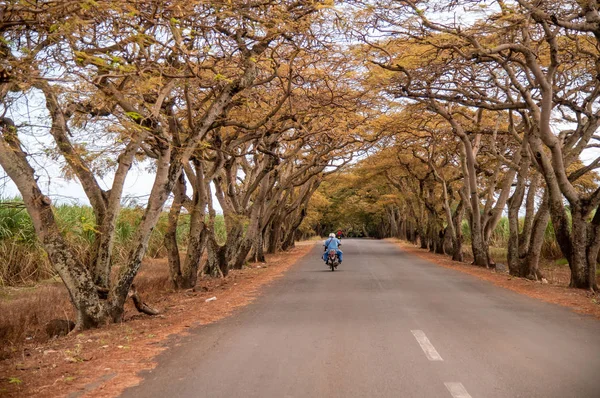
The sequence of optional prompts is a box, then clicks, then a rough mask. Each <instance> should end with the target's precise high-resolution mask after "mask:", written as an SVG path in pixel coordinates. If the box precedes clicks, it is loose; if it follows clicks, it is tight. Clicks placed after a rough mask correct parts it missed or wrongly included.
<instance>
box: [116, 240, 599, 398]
mask: <svg viewBox="0 0 600 398" xmlns="http://www.w3.org/2000/svg"><path fill="white" fill-rule="evenodd" d="M342 243H343V245H342V249H343V250H344V260H345V261H344V263H343V264H342V265H341V266H340V270H339V271H336V272H331V271H328V270H327V269H326V268H325V267H324V265H323V263H322V261H321V260H320V259H319V256H320V254H321V249H320V248H319V247H315V248H314V249H313V251H312V252H311V253H309V255H307V256H306V257H304V259H302V260H301V261H300V262H299V263H298V264H296V265H295V266H293V267H292V268H291V269H290V270H289V271H288V272H287V273H286V275H285V276H284V277H283V278H281V279H280V280H278V281H277V282H275V283H274V284H273V285H271V286H270V287H267V288H266V289H265V291H264V294H263V295H262V296H261V297H260V298H259V299H257V300H256V301H255V302H254V303H253V304H251V305H249V306H247V307H245V308H244V309H242V310H240V311H239V312H237V313H236V314H235V315H233V316H231V317H230V318H227V319H224V320H222V321H220V322H217V323H215V324H212V325H207V326H204V327H200V328H198V329H197V330H194V331H193V332H192V335H191V336H188V337H185V338H183V339H182V340H180V341H179V343H178V344H173V345H174V347H173V348H171V349H169V350H167V351H166V352H165V353H163V354H162V355H161V356H159V358H158V363H159V364H158V366H157V368H156V369H154V370H152V371H151V372H147V373H145V374H144V380H143V382H142V383H141V384H140V385H139V386H137V387H134V388H131V389H129V390H127V391H125V393H124V394H123V397H150V398H153V397H156V398H158V397H161V398H164V397H168V398H175V397H211V398H217V397H228V398H229V397H290V398H291V397H294V398H295V397H340V398H341V397H345V398H346V397H426V398H429V397H455V398H468V397H473V398H484V397H485V398H492V397H502V398H505V397H527V398H530V397H545V398H548V397H561V398H566V397H578V398H581V397H594V398H598V397H600V321H597V320H594V319H591V318H589V317H585V316H582V315H578V314H575V313H573V312H571V311H569V310H567V309H564V308H562V307H558V306H555V305H551V304H546V303H542V302H539V301H537V300H534V299H531V298H528V297H525V296H521V295H519V294H517V293H514V292H511V291H508V290H504V289H501V288H498V287H495V286H493V285H491V284H490V283H487V282H484V281H480V280H478V279H476V278H475V277H473V276H470V275H465V274H462V273H460V272H457V271H454V270H451V269H446V268H442V267H439V266H436V265H433V264H431V263H428V262H426V261H425V260H422V259H419V258H416V257H413V256H411V255H409V254H405V253H403V252H401V251H400V250H399V249H397V247H396V246H394V245H393V244H391V243H388V242H384V241H375V240H343V242H342Z"/></svg>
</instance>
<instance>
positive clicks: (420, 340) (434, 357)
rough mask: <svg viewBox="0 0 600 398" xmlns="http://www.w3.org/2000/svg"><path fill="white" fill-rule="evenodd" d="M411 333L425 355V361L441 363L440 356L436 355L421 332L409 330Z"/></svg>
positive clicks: (433, 348)
mask: <svg viewBox="0 0 600 398" xmlns="http://www.w3.org/2000/svg"><path fill="white" fill-rule="evenodd" d="M411 333H412V334H413V336H415V339H417V342H418V343H419V345H420V346H421V348H422V349H423V352H424V353H425V356H427V359H429V360H430V361H443V359H442V357H441V356H440V354H438V352H437V351H436V349H435V347H433V345H432V344H431V342H430V341H429V339H428V338H427V336H425V333H424V332H423V331H422V330H411Z"/></svg>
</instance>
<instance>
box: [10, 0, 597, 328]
mask: <svg viewBox="0 0 600 398" xmlns="http://www.w3.org/2000/svg"><path fill="white" fill-rule="evenodd" d="M487 3H490V4H489V8H487V9H486V12H484V13H476V12H473V13H472V15H473V17H472V20H471V21H470V22H469V23H468V24H464V23H463V24H462V25H458V24H456V23H448V22H438V21H436V18H437V17H438V16H440V15H442V14H441V13H442V12H444V13H448V12H451V13H455V12H457V11H456V10H458V8H461V9H466V10H469V9H477V8H478V6H480V5H481V4H484V3H482V2H477V1H467V0H465V1H455V2H451V3H450V4H449V5H448V4H445V3H444V4H445V5H444V7H442V8H435V7H436V4H438V3H436V2H413V1H392V2H379V1H377V0H374V1H365V2H362V1H346V2H336V3H334V2H331V1H326V0H322V1H317V0H307V1H261V2H254V1H242V0H239V1H236V0H233V1H217V2H214V1H212V2H207V1H203V0H192V1H179V0H173V1H170V2H161V1H140V2H122V1H113V0H105V1H87V0H86V1H83V0H79V1H76V0H73V1H53V0H47V1H36V2H31V1H27V0H25V1H21V0H19V1H17V0H13V1H9V2H7V3H6V5H4V6H3V9H2V12H1V13H0V34H1V41H0V52H2V61H0V98H1V99H2V113H3V116H2V119H1V127H2V134H1V135H0V165H1V166H2V168H3V169H4V171H5V172H6V174H7V175H8V176H9V177H10V178H11V179H12V180H13V182H14V183H15V184H16V186H17V187H18V189H19V191H20V193H21V195H22V197H23V200H24V202H25V205H26V207H27V211H28V212H29V214H30V216H31V218H32V220H33V223H34V226H35V229H36V233H37V235H38V237H39V239H40V241H41V242H42V244H43V246H44V248H45V250H46V251H47V253H48V255H49V258H50V260H51V262H52V264H53V267H54V268H55V269H56V271H57V272H58V274H59V275H60V276H61V278H62V279H63V281H64V282H65V285H66V286H67V289H68V290H69V293H70V295H71V298H72V301H73V304H74V306H75V307H76V309H77V313H78V326H79V327H81V328H87V327H94V326H97V325H99V324H101V323H103V322H105V321H118V320H119V319H120V318H121V317H122V314H123V305H124V302H125V300H126V298H127V295H128V293H129V292H130V290H131V286H132V284H133V281H134V279H135V276H136V274H137V272H138V270H139V268H140V266H141V264H142V260H143V257H144V255H145V253H146V250H147V247H148V240H149V238H150V234H151V232H152V230H153V229H154V228H155V226H156V223H157V221H158V219H159V216H160V215H161V213H162V211H163V208H164V206H165V204H167V203H170V210H169V216H168V228H167V233H166V236H165V246H166V247H167V249H168V257H169V267H170V275H171V279H172V282H173V285H174V287H176V288H190V287H193V286H194V285H195V283H196V278H197V275H198V274H199V273H202V272H203V273H205V274H211V275H213V276H220V275H224V274H226V273H227V272H228V271H229V270H231V269H235V268H240V267H241V266H242V265H243V264H244V262H245V261H246V260H247V259H248V258H249V257H251V258H254V259H256V260H260V259H262V258H263V257H264V252H265V251H267V252H275V251H278V250H285V249H286V248H288V247H290V246H291V245H293V242H294V240H295V239H296V237H297V236H298V235H299V232H298V231H303V232H304V233H309V232H310V227H311V226H315V225H321V226H322V227H324V226H326V227H327V228H330V227H334V224H335V223H337V222H338V221H336V219H335V218H331V217H329V218H323V217H321V215H319V211H318V210H321V211H323V210H324V209H327V200H331V199H332V197H331V195H329V196H328V192H330V191H331V190H335V189H341V190H342V191H343V193H342V194H341V198H343V201H342V202H341V203H342V206H343V205H344V204H347V206H346V207H345V208H344V211H350V213H351V214H352V217H354V219H353V222H354V223H355V224H356V225H363V226H365V228H364V231H362V232H363V233H367V232H369V231H368V230H369V229H371V230H376V231H377V234H378V235H380V236H384V235H388V234H392V235H400V236H406V237H407V238H409V239H411V240H416V239H417V237H419V238H420V241H421V245H423V246H429V247H432V248H433V250H436V251H443V250H445V246H451V247H452V251H453V252H454V257H455V259H457V260H459V259H460V256H461V253H462V251H461V245H462V242H463V237H462V220H463V218H464V219H466V220H467V221H468V224H469V227H470V228H469V231H470V235H471V242H472V250H473V253H474V256H475V263H476V264H477V265H481V266H489V265H490V264H492V263H493V259H492V258H491V256H490V253H489V242H490V238H491V236H492V233H493V231H494V229H495V227H496V225H497V224H498V222H499V220H500V217H501V215H502V212H503V211H504V210H505V209H506V208H507V206H508V210H509V211H508V213H509V219H510V231H511V235H510V239H509V244H510V247H509V266H510V269H511V272H512V273H514V274H518V275H523V276H533V277H539V276H540V275H541V274H540V272H539V270H538V267H537V261H538V260H537V259H538V258H539V250H540V247H541V246H540V245H541V243H540V239H539V237H540V233H541V232H542V233H543V231H544V230H545V229H546V225H547V223H548V219H549V218H551V219H552V223H553V225H554V226H555V229H556V236H557V240H558V242H559V245H560V247H561V250H562V251H563V253H564V254H565V257H566V258H567V259H568V261H569V264H570V265H571V269H572V275H573V276H572V282H571V284H572V286H574V287H580V288H589V289H596V288H597V286H596V285H595V278H594V275H595V273H596V262H597V257H598V250H599V248H600V215H598V212H597V211H596V209H597V208H598V205H599V203H600V189H599V188H598V184H597V180H596V177H595V176H596V175H595V173H594V169H595V168H596V167H597V166H598V165H599V164H600V160H599V159H596V160H593V161H592V162H591V163H590V162H588V163H586V164H584V163H582V162H581V161H580V157H581V154H582V153H584V151H586V150H589V149H590V148H593V147H595V146H597V145H598V136H597V134H596V130H597V127H598V120H599V115H598V111H599V109H598V106H597V98H598V95H599V93H600V87H598V84H599V83H598V81H599V80H598V68H597V65H598V64H599V61H598V39H597V38H598V37H600V36H598V32H599V31H600V30H599V29H598V26H599V22H598V21H599V20H600V19H599V17H598V11H597V5H596V3H595V2H588V3H586V5H585V6H581V5H574V4H571V3H569V2H566V1H565V2H558V3H557V2H552V3H550V2H541V3H540V2H536V3H530V2H527V1H525V0H522V1H521V0H520V1H516V2H500V1H498V2H487ZM487 3H486V4H487ZM441 5H442V3H439V4H438V6H440V7H441ZM559 5H560V6H564V7H557V6H559ZM357 38H358V40H356V39H357ZM340 39H344V40H340ZM339 43H342V44H339ZM23 98H25V99H28V98H43V103H44V105H45V114H47V115H48V128H46V129H43V128H42V129H38V130H40V131H39V132H37V133H38V134H41V135H43V137H44V139H43V140H42V143H43V144H44V146H45V148H44V150H45V153H48V154H51V155H52V156H53V158H54V159H58V161H59V162H60V163H61V165H62V167H63V170H65V174H66V175H69V176H71V177H72V178H73V179H74V180H76V181H77V182H78V183H79V184H81V187H82V188H83V190H84V192H85V194H86V196H87V197H88V199H89V202H90V204H91V206H92V209H93V213H94V217H95V220H94V221H95V226H94V228H93V234H94V237H93V243H92V245H91V247H90V248H89V250H88V251H86V252H85V253H83V254H82V253H79V252H77V251H76V250H74V248H73V247H71V246H70V244H69V242H68V241H67V240H65V239H64V236H63V235H62V234H61V232H60V229H59V228H58V226H57V222H56V220H55V218H54V212H53V208H52V203H51V201H50V200H49V198H48V196H46V194H45V193H44V191H43V189H42V187H40V184H38V180H37V176H38V175H39V173H40V171H41V170H39V168H37V166H36V162H35V156H34V155H33V154H30V153H29V150H28V146H30V145H31V144H30V140H28V138H27V132H28V131H30V130H31V126H28V121H27V120H25V119H23V120H20V119H19V118H18V117H16V116H14V115H17V114H18V112H16V108H17V107H18V104H19V99H23ZM553 118H554V119H557V120H558V123H554V122H553ZM553 125H554V126H559V128H560V129H561V131H559V132H558V133H556V131H555V130H552V127H553ZM357 155H361V157H362V158H363V159H366V160H363V161H362V162H361V163H360V167H359V168H354V169H352V171H351V172H348V171H346V172H345V173H346V174H342V175H341V177H340V174H337V172H338V171H340V170H344V169H346V168H347V167H348V166H349V165H351V164H352V163H353V160H354V159H355V157H356V156H357ZM141 162H146V163H149V164H152V168H153V170H154V183H153V187H152V191H151V194H150V197H149V198H148V201H147V204H146V207H145V209H144V214H143V217H142V219H141V222H140V223H139V225H137V227H136V232H135V234H134V237H133V239H132V243H131V246H130V252H129V254H128V255H127V256H126V260H125V261H121V262H119V263H118V264H117V259H116V258H115V256H114V253H113V245H114V239H115V225H116V222H117V217H118V215H119V213H120V211H121V201H122V195H123V186H124V183H125V180H126V177H127V176H128V175H129V174H130V173H131V169H132V167H133V166H134V165H136V164H138V163H141ZM348 173H350V174H348ZM106 176H110V180H111V185H110V187H108V189H106V188H103V186H102V185H101V184H100V179H101V178H104V177H106ZM324 181H327V182H326V183H323V182H324ZM344 184H345V185H344ZM319 189H320V190H321V192H320V193H319V194H317V195H316V196H315V192H319ZM536 196H540V197H541V199H538V200H536ZM169 198H172V203H171V199H169ZM213 198H216V200H217V201H218V202H219V205H220V207H221V208H222V209H223V213H224V214H223V215H224V219H225V225H226V230H227V238H226V241H225V242H224V243H223V242H218V240H217V239H216V234H215V217H216V211H215V208H216V203H213V201H214V199H213ZM312 198H317V199H315V200H314V201H313V202H312V203H314V205H309V203H311V199H312ZM523 201H525V208H526V210H525V221H524V225H523V227H520V226H519V222H518V217H519V209H521V207H522V203H523ZM566 203H568V206H567V205H566ZM367 208H370V210H369V212H368V214H366V213H365V212H364V211H365V209H367ZM182 213H188V214H189V217H190V222H189V228H187V230H186V232H185V234H186V235H187V238H186V239H185V241H186V243H187V244H186V246H185V247H180V242H179V241H178V239H177V231H178V230H180V229H181V228H180V226H179V220H180V218H181V214H182ZM365 214H366V215H365ZM361 218H362V219H361ZM373 220H376V221H373ZM303 221H304V223H303ZM369 223H370V224H369ZM367 224H369V225H367ZM318 232H326V231H324V230H320V231H318ZM448 242H450V245H448ZM183 251H185V254H183ZM203 254H206V258H207V260H206V262H205V263H202V262H201V258H202V255H203ZM117 268H118V269H117Z"/></svg>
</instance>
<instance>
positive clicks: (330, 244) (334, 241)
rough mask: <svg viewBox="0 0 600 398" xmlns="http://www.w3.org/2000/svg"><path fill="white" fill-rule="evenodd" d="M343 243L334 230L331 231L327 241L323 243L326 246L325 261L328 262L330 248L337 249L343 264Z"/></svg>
mask: <svg viewBox="0 0 600 398" xmlns="http://www.w3.org/2000/svg"><path fill="white" fill-rule="evenodd" d="M341 245H342V242H340V240H339V239H338V238H336V237H335V234H334V233H333V232H332V233H330V234H329V238H328V239H327V240H326V241H325V243H323V246H325V252H324V253H323V261H325V262H327V253H328V252H329V250H335V251H336V253H337V256H338V259H339V260H340V264H341V263H342V255H343V253H342V251H341V250H340V246H341Z"/></svg>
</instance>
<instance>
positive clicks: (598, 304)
mask: <svg viewBox="0 0 600 398" xmlns="http://www.w3.org/2000/svg"><path fill="white" fill-rule="evenodd" d="M388 240H389V241H390V242H393V243H395V244H396V245H397V246H399V247H400V248H401V249H402V250H403V251H405V252H407V253H410V254H413V255H416V256H418V257H421V258H423V259H425V260H427V261H429V262H432V263H434V264H437V265H439V266H442V267H445V268H452V269H454V270H457V271H460V272H463V273H465V274H470V275H473V276H475V277H477V278H479V279H483V280H486V281H488V282H491V283H493V284H494V285H496V286H500V287H502V288H505V289H509V290H512V291H514V292H517V293H520V294H524V295H527V296H529V297H533V298H536V299H538V300H542V301H545V302H547V303H552V304H558V305H561V306H563V307H568V308H570V309H572V310H573V311H575V312H577V313H580V314H586V315H591V316H593V317H595V318H597V319H600V297H599V296H598V295H597V294H592V293H590V292H588V291H585V290H580V289H571V288H569V287H568V284H569V267H568V266H559V265H548V264H545V265H544V266H542V267H541V269H542V272H543V273H544V274H545V275H546V278H547V280H548V283H547V284H545V283H541V282H537V281H532V280H529V279H526V278H517V277H514V276H511V275H509V274H508V273H505V272H502V273H500V272H496V271H495V270H491V269H487V268H481V267H476V266H473V265H470V264H468V263H461V262H456V261H452V259H451V258H450V257H447V256H444V255H441V254H435V253H430V252H429V251H428V250H427V249H421V248H420V247H416V246H414V245H412V244H411V243H408V242H404V241H400V240H397V239H388ZM599 283H600V278H599Z"/></svg>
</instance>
